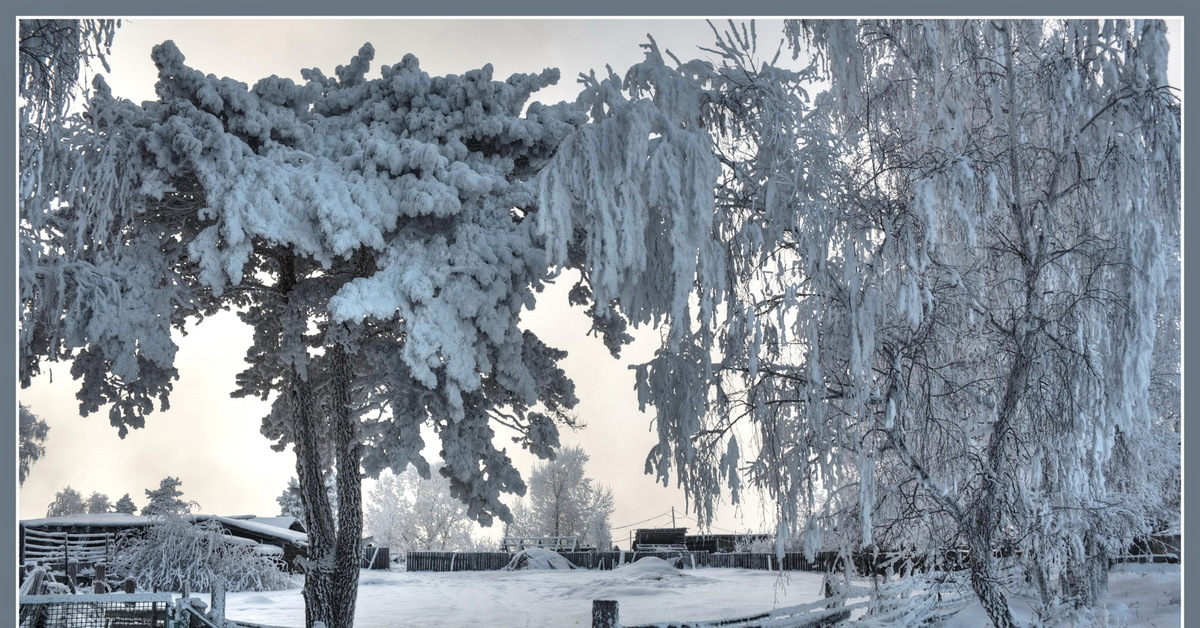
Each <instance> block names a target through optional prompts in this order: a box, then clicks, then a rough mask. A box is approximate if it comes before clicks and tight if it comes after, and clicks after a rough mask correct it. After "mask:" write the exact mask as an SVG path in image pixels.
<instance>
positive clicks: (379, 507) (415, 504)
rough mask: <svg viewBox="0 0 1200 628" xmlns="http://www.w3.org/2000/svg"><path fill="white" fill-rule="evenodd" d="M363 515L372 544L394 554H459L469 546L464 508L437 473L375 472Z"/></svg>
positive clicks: (467, 549)
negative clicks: (373, 541)
mask: <svg viewBox="0 0 1200 628" xmlns="http://www.w3.org/2000/svg"><path fill="white" fill-rule="evenodd" d="M364 519H365V524H364V527H365V530H366V532H367V534H369V535H371V536H372V537H374V538H375V544H376V545H378V546H382V547H390V548H391V549H392V551H393V552H395V553H396V554H399V553H401V552H405V551H413V550H436V551H464V552H465V551H470V550H472V549H474V546H475V542H474V541H473V540H472V538H471V527H472V526H471V520H470V519H469V518H468V517H467V507H466V505H464V504H463V503H462V500H460V499H458V498H457V497H455V496H454V495H452V494H451V493H450V481H449V480H448V479H446V478H445V477H443V476H442V475H440V474H431V475H430V477H428V478H422V477H421V476H420V475H419V474H418V473H417V471H416V469H414V468H412V467H409V468H408V469H405V470H404V472H403V473H400V474H395V473H392V472H391V471H383V472H381V473H380V474H379V478H378V480H377V482H376V484H375V488H374V489H372V490H371V492H370V493H369V495H368V499H367V502H366V505H365V506H364Z"/></svg>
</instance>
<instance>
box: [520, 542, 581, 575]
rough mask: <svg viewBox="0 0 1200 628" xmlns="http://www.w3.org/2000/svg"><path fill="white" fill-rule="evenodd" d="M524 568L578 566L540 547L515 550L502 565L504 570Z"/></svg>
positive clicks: (573, 567) (521, 569)
mask: <svg viewBox="0 0 1200 628" xmlns="http://www.w3.org/2000/svg"><path fill="white" fill-rule="evenodd" d="M526 569H578V567H576V566H575V564H574V563H572V562H571V561H569V560H567V559H565V558H563V557H562V556H560V555H559V554H558V552H553V551H550V550H548V549H540V548H533V549H527V550H521V551H520V552H517V554H516V555H515V556H513V557H512V560H510V561H508V564H507V565H505V567H504V570H505V571H523V570H526Z"/></svg>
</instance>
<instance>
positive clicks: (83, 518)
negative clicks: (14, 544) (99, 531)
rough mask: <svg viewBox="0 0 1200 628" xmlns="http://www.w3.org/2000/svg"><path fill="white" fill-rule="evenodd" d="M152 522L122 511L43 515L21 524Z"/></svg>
mask: <svg viewBox="0 0 1200 628" xmlns="http://www.w3.org/2000/svg"><path fill="white" fill-rule="evenodd" d="M152 523H154V518H153V517H143V516H141V515H127V514H125V513H123V512H103V513H92V514H86V515H82V514H81V515H63V516H61V517H44V518H42V519H24V520H22V521H21V526H22V527H26V528H44V527H50V526H68V527H88V526H90V527H93V528H138V527H145V526H148V525H150V524H152Z"/></svg>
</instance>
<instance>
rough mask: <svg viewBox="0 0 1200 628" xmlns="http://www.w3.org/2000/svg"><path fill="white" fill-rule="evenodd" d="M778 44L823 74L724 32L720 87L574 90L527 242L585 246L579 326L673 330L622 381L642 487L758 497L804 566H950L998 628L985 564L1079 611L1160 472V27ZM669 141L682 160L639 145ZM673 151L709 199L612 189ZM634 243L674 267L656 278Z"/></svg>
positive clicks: (713, 79)
mask: <svg viewBox="0 0 1200 628" xmlns="http://www.w3.org/2000/svg"><path fill="white" fill-rule="evenodd" d="M787 35H788V41H789V44H790V46H791V47H792V48H793V50H794V51H795V52H796V53H797V59H799V55H800V54H804V55H811V57H809V58H811V59H813V60H814V63H813V64H811V65H807V66H804V65H803V64H802V63H801V64H800V65H801V68H800V69H798V70H785V69H782V68H781V67H780V65H781V64H778V58H776V59H774V60H772V61H769V62H768V61H764V60H761V59H759V58H758V57H757V47H756V38H755V33H753V32H752V31H751V30H749V29H746V28H745V27H741V28H738V27H734V28H732V29H731V30H730V31H728V32H726V33H723V34H718V38H719V40H718V42H717V44H716V45H715V46H714V47H713V48H712V49H711V50H710V52H712V53H714V54H715V55H716V57H717V58H718V59H719V61H718V63H716V64H712V63H701V62H691V63H687V64H683V63H679V62H678V61H677V60H676V62H675V67H674V68H668V67H667V66H666V64H665V63H664V61H663V58H662V56H661V55H659V54H658V51H657V49H656V48H655V47H654V46H653V43H651V45H650V46H648V51H649V52H648V55H647V61H646V63H644V64H642V65H641V66H639V67H638V68H635V69H634V70H632V71H631V72H630V73H629V74H628V75H627V76H626V78H625V80H624V81H623V82H622V81H621V80H620V79H618V78H617V77H610V79H609V80H608V81H604V82H602V83H597V82H595V81H592V82H591V83H590V87H589V89H590V92H587V93H586V94H585V95H591V96H594V97H595V98H596V100H597V101H598V102H599V103H600V104H599V105H598V106H597V107H594V108H593V110H592V111H593V125H592V126H591V127H588V128H585V129H584V130H582V131H581V132H580V134H577V135H576V136H575V137H574V138H572V139H571V140H568V142H567V143H566V144H564V150H561V151H560V152H559V154H558V156H557V157H556V162H555V163H554V164H552V166H551V167H550V168H549V169H547V171H546V172H545V173H544V174H543V200H544V202H545V203H546V206H547V207H546V210H547V211H546V212H544V213H543V214H541V215H539V220H540V221H543V224H544V225H546V230H547V231H548V232H549V233H552V234H556V235H557V237H558V238H559V239H560V241H561V240H564V239H567V238H569V237H570V232H569V231H568V230H567V226H571V227H574V228H578V229H582V230H583V231H585V232H587V233H588V234H589V235H588V237H590V238H593V239H595V240H596V241H595V242H590V243H589V246H590V247H591V248H590V249H589V250H591V251H593V255H592V257H590V258H589V263H590V264H591V266H589V267H588V268H589V273H588V274H587V275H586V277H587V279H589V280H590V281H591V282H592V284H593V286H595V292H596V294H597V295H603V296H608V295H611V298H613V299H615V305H613V306H609V305H608V304H607V303H605V302H603V300H602V299H598V302H599V303H598V305H597V306H596V307H597V308H603V307H614V308H620V309H622V311H624V312H626V313H627V314H628V315H629V317H630V319H631V320H632V321H633V322H635V323H638V324H641V323H646V322H654V314H658V315H662V313H663V312H670V315H669V316H665V320H666V321H667V322H669V323H670V324H671V332H670V333H669V334H667V335H666V342H665V343H664V346H663V349H662V350H661V351H660V352H659V353H658V354H657V355H656V357H655V358H654V360H653V361H651V362H650V363H648V364H644V365H641V366H638V367H637V369H638V390H639V396H640V399H641V400H642V403H643V404H644V405H646V406H653V407H654V410H655V424H656V426H657V428H658V430H659V434H660V442H659V445H658V446H656V447H655V448H654V450H653V451H652V452H651V454H650V457H649V459H648V461H647V470H648V472H653V473H655V474H656V475H657V476H658V477H659V478H660V479H661V480H663V481H664V482H665V481H667V478H668V476H669V474H670V473H671V472H672V471H673V472H674V473H675V476H676V478H677V481H678V482H680V483H681V485H682V486H683V487H684V488H686V489H687V490H688V492H689V495H690V497H691V500H692V503H693V505H694V506H695V507H696V508H697V509H698V510H699V511H700V512H701V513H704V514H707V513H711V510H712V506H713V499H714V496H715V495H717V494H718V493H719V492H720V489H721V486H722V485H723V486H724V487H725V488H727V489H729V490H730V491H731V492H732V494H733V495H734V498H735V499H736V496H737V493H738V491H739V489H740V488H741V486H742V482H743V481H748V482H749V483H750V484H751V485H753V486H756V487H759V488H762V489H764V490H765V491H766V492H767V493H768V494H769V495H770V496H771V497H773V498H774V499H775V501H776V502H777V503H778V505H779V509H778V513H777V515H778V517H779V523H780V534H779V538H780V542H781V543H783V542H784V541H785V540H786V537H787V536H788V535H789V534H796V533H801V532H803V533H804V536H805V538H806V540H807V543H806V545H807V548H808V550H809V551H810V552H811V551H815V550H816V549H818V548H827V547H833V548H837V549H841V550H844V551H856V550H859V549H864V548H866V549H869V548H881V549H886V550H892V551H895V550H906V549H907V550H909V551H913V550H915V552H914V553H915V554H922V555H924V556H925V557H926V558H929V559H931V560H932V559H936V557H937V556H938V555H939V552H940V550H943V549H955V548H959V547H966V548H968V549H969V551H970V557H971V560H970V568H971V580H972V585H973V587H974V589H975V592H976V594H977V595H978V597H979V598H980V600H981V602H982V603H983V605H984V608H985V609H986V610H987V612H988V614H989V616H990V617H991V619H992V621H993V622H994V623H995V624H996V625H997V626H1002V627H1005V628H1007V627H1008V626H1012V625H1014V620H1013V618H1012V614H1011V612H1010V610H1009V608H1008V601H1007V599H1006V597H1005V593H1004V590H1005V586H1006V585H1005V584H1004V581H1003V579H1002V578H1001V574H1000V572H999V562H998V558H997V552H1002V551H1007V552H1011V553H1013V554H1015V555H1018V556H1020V557H1021V558H1020V560H1021V561H1022V562H1023V565H1024V572H1025V575H1026V577H1027V578H1028V579H1029V580H1030V581H1032V582H1033V583H1034V584H1035V586H1036V588H1037V590H1038V593H1039V594H1040V599H1041V604H1040V606H1039V613H1041V615H1042V617H1043V619H1044V620H1045V621H1048V622H1053V621H1055V620H1056V619H1057V618H1060V617H1062V616H1063V613H1070V612H1076V611H1075V610H1072V609H1077V608H1084V609H1086V607H1087V606H1088V605H1090V604H1092V603H1094V601H1095V600H1096V598H1097V595H1098V594H1099V593H1100V592H1101V591H1102V590H1103V582H1104V570H1105V569H1106V565H1107V559H1106V556H1107V554H1108V553H1109V552H1111V551H1113V550H1115V549H1117V548H1119V547H1121V546H1122V545H1123V544H1125V543H1127V542H1128V540H1129V539H1130V537H1133V536H1136V535H1139V534H1144V533H1148V532H1150V531H1151V526H1153V525H1154V524H1153V522H1152V520H1153V518H1154V517H1155V516H1159V515H1161V514H1162V513H1164V512H1165V509H1164V503H1163V502H1164V498H1169V496H1170V490H1171V489H1170V488H1169V487H1168V488H1166V489H1164V488H1163V486H1162V485H1161V481H1162V478H1163V477H1169V476H1170V473H1171V466H1172V460H1171V459H1172V457H1176V458H1177V456H1175V455H1174V454H1173V453H1172V451H1173V450H1172V449H1171V448H1167V449H1166V450H1165V451H1164V450H1163V449H1162V444H1163V443H1169V442H1171V437H1172V434H1170V433H1169V431H1168V430H1169V428H1168V430H1164V429H1163V424H1164V423H1167V424H1169V423H1170V419H1169V418H1166V417H1160V416H1159V415H1158V414H1159V412H1162V410H1159V409H1158V406H1157V405H1156V406H1152V405H1151V404H1150V403H1149V399H1148V395H1147V391H1148V387H1149V386H1150V385H1151V383H1152V382H1154V381H1155V377H1158V385H1160V386H1161V385H1163V384H1167V385H1168V388H1169V382H1170V381H1171V378H1173V377H1177V376H1176V375H1173V374H1172V372H1171V370H1172V368H1171V367H1170V366H1169V365H1171V364H1172V363H1173V358H1172V356H1171V352H1172V351H1173V349H1171V348H1169V347H1170V346H1171V343H1170V342H1166V343H1158V342H1157V341H1156V339H1157V338H1158V336H1159V330H1168V332H1169V330H1171V329H1173V328H1174V326H1175V325H1177V320H1178V316H1179V311H1178V299H1177V297H1172V296H1171V295H1172V294H1175V293H1177V290H1178V287H1177V283H1178V262H1179V231H1178V227H1179V220H1180V213H1179V212H1180V187H1179V185H1180V179H1179V177H1180V171H1179V155H1180V151H1179V148H1180V147H1179V144H1180V135H1179V132H1180V131H1179V129H1180V127H1179V109H1178V103H1177V101H1176V99H1175V97H1174V96H1173V95H1172V93H1171V91H1170V88H1169V87H1168V86H1167V84H1166V79H1165V64H1166V43H1165V38H1164V32H1163V25H1162V24H1161V23H1160V22H1155V21H1105V22H1096V21H1047V22H1041V21H987V20H970V21H933V20H926V21H906V20H864V21H861V22H854V21H829V22H826V21H817V22H793V23H789V26H788V31H787ZM818 79H822V80H825V81H828V84H829V85H828V87H825V86H821V85H819V84H818V82H817V80H818ZM810 91H811V92H812V93H814V94H816V95H815V96H810V93H809V92H810ZM639 93H647V94H649V95H650V96H651V99H650V102H649V103H648V102H647V101H645V100H638V99H636V98H633V99H630V98H631V97H633V96H635V95H636V94H639ZM627 94H628V95H629V96H627ZM667 111H669V112H673V115H672V116H670V118H669V119H671V120H672V121H673V122H674V124H672V125H671V126H672V128H671V129H670V130H669V131H667V130H661V129H660V127H656V126H652V122H651V121H661V120H662V117H661V116H663V115H665V113H664V112H667ZM634 121H637V122H641V123H642V125H641V126H637V125H636V124H634ZM588 129H591V130H590V131H588ZM705 130H707V131H708V133H709V134H708V135H707V136H706V135H705V132H704V131H705ZM585 131H586V132H590V133H591V134H592V135H591V136H590V137H588V136H584V132H585ZM689 131H691V134H690V135H689V134H688V133H689ZM626 135H629V136H633V137H634V140H633V141H631V140H627V139H624V137H625V136H626ZM685 135H687V137H688V138H689V140H688V141H689V142H694V144H690V146H691V147H692V148H694V150H695V153H694V154H695V155H701V154H705V153H708V154H711V155H714V156H715V157H716V158H717V159H718V160H719V163H720V166H721V168H720V173H719V175H716V174H712V172H711V171H704V172H703V173H701V172H700V171H698V170H696V169H694V168H695V167H696V165H697V161H700V160H707V159H708V158H698V159H697V160H696V161H692V162H689V163H688V165H689V166H691V167H692V168H693V169H692V170H688V169H687V168H686V167H679V166H678V165H677V166H676V167H675V168H673V171H674V172H677V173H686V175H681V176H683V177H684V179H683V181H684V183H680V182H678V180H673V179H671V178H669V177H661V176H660V177H646V178H639V177H638V176H637V175H636V174H633V175H630V174H628V173H631V172H644V171H648V170H649V168H648V165H650V164H652V163H653V162H654V158H655V155H656V154H657V153H656V151H659V150H661V149H662V147H663V146H664V145H667V144H669V143H670V142H671V141H672V140H673V139H674V138H679V137H682V136H685ZM580 138H583V139H580ZM637 141H642V142H643V143H642V144H640V145H639V144H637V143H636V142H637ZM572 142H576V143H577V144H580V145H583V146H585V147H587V148H588V150H579V149H572V148H573V147H572ZM702 144H703V146H702ZM588 151H591V152H588ZM596 164H603V165H605V166H607V168H604V167H599V166H597V165H596ZM606 173H607V174H606ZM616 173H624V176H619V175H618V174H616ZM682 191H693V192H694V194H693V195H691V196H689V197H687V198H688V199H691V200H693V201H694V202H695V203H696V204H697V205H695V206H696V207H698V206H699V204H700V203H704V202H706V201H703V200H702V198H703V197H705V196H708V195H711V196H712V197H713V198H714V199H715V205H712V204H710V205H707V209H706V211H704V212H700V211H697V213H696V214H694V215H693V214H691V213H690V212H692V211H693V205H691V204H689V203H688V202H687V200H685V199H683V198H675V199H674V203H673V204H674V205H676V206H677V208H676V209H675V210H674V212H673V213H672V214H671V215H672V216H689V217H693V218H695V219H694V220H692V221H691V222H689V224H688V227H697V228H698V231H696V232H690V231H687V230H686V229H679V228H671V227H673V226H674V225H671V222H670V221H671V220H673V218H667V217H662V218H659V217H657V216H656V217H654V218H651V219H649V220H648V219H646V218H644V216H645V215H646V214H647V213H648V212H651V213H652V212H653V211H654V209H655V207H656V205H655V203H654V201H652V200H651V199H654V198H656V195H661V194H679V193H680V192H682ZM648 208H649V209H648ZM707 212H712V215H713V219H712V220H708V219H707V218H705V219H704V220H703V221H701V220H699V218H698V217H699V216H707V215H708V213H707ZM608 216H615V218H608ZM551 218H557V219H559V220H562V221H563V222H562V224H559V223H556V222H554V221H552V220H551ZM589 220H591V221H592V222H588V221H589ZM664 225H671V226H669V227H664ZM685 234H686V237H685ZM639 235H641V236H645V237H646V238H647V239H649V238H650V237H651V236H660V237H662V238H663V240H665V243H663V244H661V245H660V246H659V247H658V248H657V249H650V250H651V251H653V254H648V253H646V252H645V251H646V249H641V248H639V246H640V245H641V243H642V242H643V241H644V240H642V239H640V238H639V237H638V236H639ZM618 245H623V246H626V247H628V249H627V250H625V251H623V254H622V255H612V256H610V257H603V256H601V255H599V254H598V253H596V252H603V251H605V250H609V249H612V250H617V249H616V248H615V247H617V246H618ZM606 247H608V248H606ZM643 260H651V261H649V262H648V263H647V267H648V268H651V267H652V268H657V269H659V272H663V273H665V272H666V269H671V272H675V273H677V274H676V277H675V278H676V279H678V278H681V277H683V278H688V279H689V280H690V278H691V277H694V283H690V282H688V281H685V282H684V283H683V284H680V283H676V284H674V285H675V287H677V288H680V289H681V290H683V293H682V294H681V293H679V292H675V291H672V290H669V289H666V285H668V284H667V283H663V284H661V285H659V286H658V289H657V290H655V291H654V293H653V294H647V293H644V292H641V291H640V290H641V288H643V287H645V286H647V285H649V282H650V280H652V279H653V278H655V277H661V276H660V275H655V274H653V273H651V274H650V275H649V277H646V278H643V277H633V276H628V275H625V276H622V275H621V273H623V272H628V270H630V269H634V270H640V269H641V266H639V265H638V264H640V263H642V261H643ZM716 269H719V270H720V272H711V271H712V270H716ZM689 271H694V274H690V272H689ZM612 277H620V278H619V279H610V278H612ZM616 285H619V286H620V287H621V288H620V291H618V290H617V289H615V288H611V287H610V286H616ZM627 302H628V305H627ZM689 307H697V308H698V310H699V313H700V316H696V317H689V316H686V312H687V309H688V308H689ZM646 313H650V315H649V316H647V315H646ZM1156 343H1157V346H1158V353H1156ZM1155 364H1160V365H1161V364H1165V365H1168V366H1167V368H1166V370H1165V372H1161V373H1162V374H1161V375H1157V376H1154V375H1153V374H1152V371H1151V366H1152V365H1155ZM1176 372H1177V371H1176ZM1176 381H1177V379H1176ZM1167 405H1168V406H1169V405H1170V404H1169V403H1168V404H1167ZM1167 412H1169V409H1168V410H1167ZM1174 451H1175V452H1177V449H1174Z"/></svg>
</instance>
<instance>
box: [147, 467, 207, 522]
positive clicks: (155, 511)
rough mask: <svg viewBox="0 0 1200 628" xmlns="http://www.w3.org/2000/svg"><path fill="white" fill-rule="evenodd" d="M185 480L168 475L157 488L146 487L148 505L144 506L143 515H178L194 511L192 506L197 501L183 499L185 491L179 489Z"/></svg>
mask: <svg viewBox="0 0 1200 628" xmlns="http://www.w3.org/2000/svg"><path fill="white" fill-rule="evenodd" d="M182 484H183V482H182V481H180V479H179V478H173V477H170V476H167V477H165V478H163V479H162V481H161V482H159V483H158V488H156V489H153V490H152V489H146V498H147V500H149V501H147V502H146V505H145V506H143V507H142V515H144V516H148V517H153V516H160V517H161V516H176V515H183V514H187V513H190V512H192V506H193V505H195V502H187V501H184V500H182V499H180V498H181V497H183V491H181V490H179V486H180V485H182Z"/></svg>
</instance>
